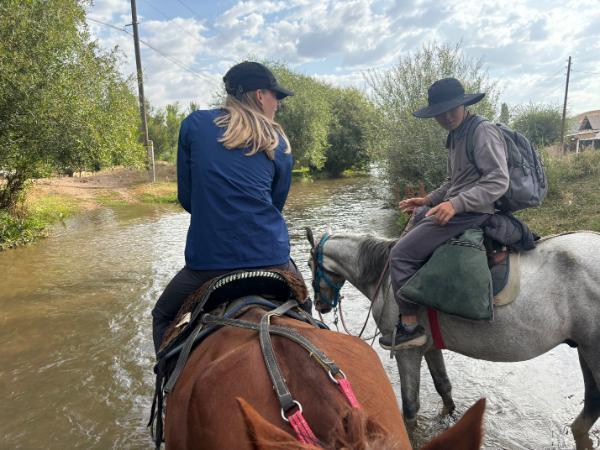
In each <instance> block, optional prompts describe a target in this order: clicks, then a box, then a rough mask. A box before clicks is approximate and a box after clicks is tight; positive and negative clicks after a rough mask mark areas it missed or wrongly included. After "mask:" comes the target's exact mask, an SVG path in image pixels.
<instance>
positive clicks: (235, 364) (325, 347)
mask: <svg viewBox="0 0 600 450" xmlns="http://www.w3.org/2000/svg"><path fill="white" fill-rule="evenodd" d="M264 314H265V311H264V310H262V309H260V308H253V309H250V310H249V311H247V312H246V313H245V314H244V315H243V316H241V317H240V319H243V320H248V321H252V322H259V321H260V318H261V317H262V316H263V315H264ZM272 323H273V325H280V326H285V327H289V328H293V329H295V330H297V331H298V332H299V333H301V334H302V336H304V337H305V338H307V339H308V340H310V341H311V342H312V343H313V344H314V345H315V346H317V347H318V348H319V349H320V350H321V351H323V352H324V353H325V354H327V355H328V356H329V357H330V358H331V359H332V360H334V361H335V362H336V363H337V365H338V366H339V367H340V368H341V369H342V370H343V371H344V372H345V374H346V376H347V378H348V380H349V381H350V382H351V384H352V387H353V390H354V393H355V394H356V397H357V399H358V401H359V403H360V404H361V409H356V408H351V407H350V405H349V403H348V401H347V400H346V398H345V397H344V396H343V395H342V394H341V393H340V391H339V390H338V388H337V386H336V385H335V384H334V383H333V382H332V381H331V379H330V378H329V376H328V375H327V373H326V372H325V371H324V370H323V368H322V367H321V366H319V364H317V362H316V361H315V360H314V359H313V358H312V357H311V356H310V355H309V354H308V353H307V351H306V350H304V349H303V348H302V347H300V346H299V345H297V344H296V343H294V342H292V341H290V340H288V339H286V338H284V337H279V336H273V338H272V341H273V348H274V350H275V354H276V356H277V361H278V364H279V367H280V369H281V373H282V374H283V377H284V378H285V381H286V383H287V385H288V388H289V390H290V392H291V393H292V395H293V396H294V398H295V400H297V401H298V402H299V403H300V404H301V405H302V408H303V415H304V417H305V418H306V421H307V423H308V424H309V426H310V427H311V428H312V430H313V431H314V434H315V435H316V437H317V438H318V439H319V441H320V443H321V445H322V446H323V448H346V449H368V448H389V449H392V448H393V449H398V450H400V449H402V450H405V449H411V445H410V442H409V439H408V436H407V433H406V429H405V428H404V421H403V419H402V414H401V412H400V410H399V408H398V405H397V402H396V396H395V394H394V391H393V389H392V387H391V385H390V383H389V380H388V378H387V375H386V373H385V371H384V369H383V366H382V365H381V362H380V361H379V357H378V356H377V354H376V353H375V352H374V351H373V350H372V349H371V348H370V347H369V346H368V345H366V344H365V343H364V342H362V341H361V340H360V339H357V338H354V337H351V336H348V335H344V334H340V333H336V332H333V331H328V330H323V329H318V328H314V327H312V326H311V325H308V324H305V323H303V322H300V321H297V320H294V319H291V318H288V317H275V318H273V319H272ZM242 399H243V400H242ZM250 405H251V406H250ZM257 411H260V413H258V412H257ZM482 415H483V404H479V406H477V408H476V411H475V412H474V413H471V416H472V418H471V419H469V420H466V421H465V419H463V420H462V421H461V422H459V424H457V425H456V426H455V428H456V427H459V428H458V429H457V430H456V429H451V430H448V431H447V432H446V433H444V435H445V437H444V436H440V437H438V438H437V439H441V441H440V442H435V440H434V441H433V442H432V443H431V445H433V446H432V447H425V448H428V449H431V450H433V449H441V448H453V449H457V450H461V449H477V448H479V446H480V444H481V433H482V432H481V419H482ZM461 423H462V425H461ZM290 433H292V428H291V427H290V426H289V425H288V424H287V423H286V422H285V421H284V420H283V419H282V416H281V409H280V406H279V403H278V401H277V398H276V396H275V392H274V390H273V385H272V382H271V379H270V377H269V375H268V372H267V369H266V367H265V363H264V360H263V355H262V352H261V348H260V345H259V339H258V336H257V332H256V331H252V330H247V329H241V328H235V327H222V328H220V329H219V330H218V331H216V332H215V333H213V334H212V335H210V336H209V337H208V338H206V340H205V341H204V342H203V343H202V344H201V345H200V346H199V347H198V348H196V349H195V350H194V351H193V352H192V354H191V356H190V358H189V360H188V362H187V365H186V366H185V368H184V370H183V372H182V373H181V376H180V378H179V380H178V381H177V384H176V385H175V388H174V389H173V391H172V392H171V393H170V394H169V395H168V397H167V406H166V418H165V442H166V447H167V450H171V449H191V448H203V449H241V450H243V449H265V450H266V449H269V450H275V449H289V448H292V449H314V448H316V447H313V446H310V445H305V444H301V443H300V442H299V441H297V440H296V438H295V437H294V436H293V435H292V434H290ZM448 433H450V434H448ZM452 433H454V434H452ZM465 438H466V440H467V441H468V443H467V444H465V443H464V442H462V441H460V439H463V440H465Z"/></svg>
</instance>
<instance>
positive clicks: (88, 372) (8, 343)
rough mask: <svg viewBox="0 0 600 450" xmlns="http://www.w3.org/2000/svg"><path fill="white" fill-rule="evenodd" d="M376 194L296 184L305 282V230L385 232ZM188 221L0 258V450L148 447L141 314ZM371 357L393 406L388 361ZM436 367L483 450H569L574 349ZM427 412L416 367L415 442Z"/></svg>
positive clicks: (140, 222) (61, 231) (294, 215)
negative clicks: (444, 372)
mask: <svg viewBox="0 0 600 450" xmlns="http://www.w3.org/2000/svg"><path fill="white" fill-rule="evenodd" d="M384 192H385V190H384V187H383V186H382V184H381V182H380V181H379V180H377V179H375V178H362V179H360V178H359V179H353V180H338V181H319V182H314V183H296V184H295V186H294V187H293V191H292V193H291V195H290V199H289V201H288V205H287V207H286V215H287V219H288V222H289V225H290V235H291V239H292V242H293V256H294V258H295V259H296V260H297V261H298V262H299V263H300V266H301V268H302V270H303V272H304V273H305V276H306V277H307V278H308V276H309V274H308V271H307V268H306V257H307V250H308V245H307V243H306V242H305V240H304V231H303V229H304V227H305V226H312V227H313V228H314V229H315V231H316V233H321V232H323V231H324V230H325V228H326V225H327V224H329V225H331V227H332V228H333V230H334V232H335V231H336V230H338V231H352V232H356V233H363V232H376V233H378V234H381V235H385V236H394V235H395V233H396V232H397V231H396V230H395V227H394V213H393V211H392V210H389V209H384V208H383V201H382V199H381V197H382V195H383V193H384ZM188 220H189V219H188V216H187V214H185V213H183V212H181V210H179V209H177V208H174V207H155V206H136V207H131V206H129V207H126V208H125V207H124V208H119V209H104V210H100V211H94V212H92V213H89V214H87V215H85V216H82V217H78V218H76V219H74V220H71V221H69V222H68V223H66V224H65V225H64V227H60V228H58V229H57V231H56V233H55V236H53V237H52V238H49V239H46V240H44V241H41V242H39V243H36V244H35V245H32V246H29V247H25V248H20V249H16V250H11V251H8V252H3V253H0V311H1V313H0V342H1V343H2V345H1V347H0V361H1V364H0V386H1V392H2V402H1V403H0V442H2V443H1V444H0V447H1V448H25V449H37V448H52V449H54V448H56V449H64V448H100V449H108V448H119V449H120V448H140V449H141V448H151V447H152V444H151V440H150V437H149V434H148V431H147V430H146V427H145V423H146V420H147V416H148V410H149V402H150V396H151V393H152V391H153V378H152V373H151V367H152V364H153V351H152V343H151V336H150V319H149V317H150V310H151V308H152V306H153V303H154V301H155V300H156V298H157V297H158V296H159V294H160V293H161V291H162V289H163V287H164V286H165V284H166V283H167V282H168V281H169V279H170V278H171V276H172V275H173V274H174V273H175V272H176V271H177V270H178V269H179V268H180V267H181V266H182V265H183V256H182V255H183V247H184V240H185V232H186V228H187V224H188ZM343 293H344V295H345V297H346V300H345V304H346V305H347V306H346V308H345V315H346V324H347V325H348V327H349V328H350V329H352V330H355V331H357V330H359V329H360V327H361V326H362V322H363V319H364V317H365V315H366V312H367V309H368V302H367V301H366V300H365V299H364V298H363V297H362V296H361V295H360V294H359V293H358V292H357V291H356V290H354V289H353V288H352V287H351V286H346V287H344V290H343ZM327 320H328V321H329V322H330V323H331V318H329V317H328V318H327ZM332 326H334V325H333V324H332ZM340 326H341V325H340ZM369 327H370V330H369V331H372V330H373V325H372V324H370V326H369ZM334 328H335V326H334ZM375 349H376V351H377V352H378V353H379V355H380V356H381V359H382V361H383V363H384V365H385V367H386V369H387V371H388V374H389V375H390V378H391V381H392V383H393V385H394V388H395V390H396V393H397V395H398V397H399V394H400V386H399V380H398V373H397V369H396V366H395V364H394V363H393V361H391V360H390V359H389V357H388V355H387V354H386V353H385V352H383V351H381V350H380V349H379V348H378V346H377V344H375ZM446 361H447V366H448V370H449V374H450V378H451V380H452V381H453V384H454V398H455V401H456V403H457V409H458V413H459V414H462V413H463V412H464V411H465V410H466V409H467V408H468V406H469V405H470V404H472V403H473V402H474V401H475V400H476V399H478V398H480V397H482V396H485V397H487V398H488V412H487V418H486V441H485V447H486V448H490V449H498V448H505V449H542V448H548V449H550V448H555V449H559V448H573V447H574V446H573V441H572V437H571V435H570V431H569V428H568V424H570V423H571V422H572V420H573V419H574V417H575V416H576V415H577V414H578V412H579V410H580V408H581V403H582V398H583V383H582V379H581V374H580V372H579V367H578V362H577V356H576V353H575V351H573V350H572V349H570V348H568V347H566V346H560V347H558V348H556V349H554V350H553V351H551V352H550V353H548V354H546V355H544V356H542V357H539V358H536V359H534V360H532V361H528V362H523V363H514V364H507V363H503V364H501V363H488V362H484V361H476V360H471V359H468V358H465V357H463V356H460V355H457V354H453V353H446ZM440 410H441V400H440V399H439V397H438V396H437V394H436V393H435V389H434V387H433V383H432V382H431V379H430V377H429V375H428V374H427V372H426V369H425V368H424V369H423V373H422V385H421V413H420V416H419V417H420V422H419V426H418V428H417V430H416V434H415V441H416V443H417V444H420V443H423V442H425V441H426V440H428V439H429V438H430V437H431V436H433V435H435V434H436V433H438V432H440V431H441V430H443V429H444V428H445V427H446V426H448V425H449V424H450V423H452V421H453V419H451V418H441V417H439V411H440ZM594 440H595V442H596V445H598V441H599V440H600V427H599V425H596V427H595V428H594Z"/></svg>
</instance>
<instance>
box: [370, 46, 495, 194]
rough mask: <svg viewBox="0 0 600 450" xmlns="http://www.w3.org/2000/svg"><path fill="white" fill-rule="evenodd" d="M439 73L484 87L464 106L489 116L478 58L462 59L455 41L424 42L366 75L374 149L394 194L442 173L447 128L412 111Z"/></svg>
mask: <svg viewBox="0 0 600 450" xmlns="http://www.w3.org/2000/svg"><path fill="white" fill-rule="evenodd" d="M445 77H455V78H457V79H459V80H460V81H461V82H462V83H463V85H464V87H465V91H466V92H485V93H486V96H485V98H484V99H483V100H482V101H481V102H479V103H477V104H476V105H473V106H471V107H469V109H470V110H471V111H473V112H475V113H477V114H481V115H482V116H484V117H487V118H489V119H493V118H494V117H495V114H494V111H495V110H496V106H495V105H496V101H497V96H498V95H497V92H496V87H495V85H494V84H493V83H491V82H490V81H488V79H487V75H486V73H485V72H484V71H483V69H482V64H481V62H480V61H478V60H472V59H469V58H467V57H466V56H465V55H464V54H463V52H462V51H461V48H460V44H458V45H456V46H454V47H452V46H448V45H443V44H437V43H432V44H428V45H424V46H423V47H421V49H419V50H418V51H416V52H415V53H413V54H409V55H407V56H405V57H402V58H400V60H399V61H398V63H397V64H396V65H395V66H394V67H393V68H392V69H390V70H387V71H371V72H369V73H368V74H367V82H368V84H369V86H370V87H371V89H372V91H373V94H374V100H375V102H376V104H377V105H378V106H379V107H380V108H381V113H382V115H383V119H384V120H383V122H382V123H381V126H380V134H381V135H382V141H381V143H380V145H381V152H380V154H381V157H382V158H383V161H384V163H385V164H384V169H385V173H386V174H387V178H388V180H389V182H390V186H391V189H392V191H393V193H394V194H395V195H397V196H403V195H404V193H405V192H406V191H407V190H415V189H417V187H418V186H419V185H420V184H421V183H423V185H424V187H425V189H426V190H428V191H429V190H431V189H433V188H435V187H437V186H438V185H439V184H440V183H441V182H442V181H443V180H444V178H445V177H446V149H445V148H444V143H445V139H446V135H447V132H446V131H445V130H443V129H442V128H441V127H440V126H439V125H438V124H437V123H436V122H435V120H433V119H430V120H424V119H417V118H415V117H414V116H413V115H412V113H413V112H414V111H416V110H417V109H419V108H421V107H423V106H425V105H427V88H428V87H429V86H430V85H431V84H432V83H433V82H434V81H436V80H439V79H441V78H445Z"/></svg>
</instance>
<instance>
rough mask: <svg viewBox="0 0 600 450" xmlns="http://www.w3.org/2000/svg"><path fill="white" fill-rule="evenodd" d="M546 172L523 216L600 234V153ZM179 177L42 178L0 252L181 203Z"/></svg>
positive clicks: (559, 162) (165, 169)
mask: <svg viewBox="0 0 600 450" xmlns="http://www.w3.org/2000/svg"><path fill="white" fill-rule="evenodd" d="M546 172H547V175H548V179H549V180H550V190H549V193H548V197H547V198H546V200H545V201H544V204H543V205H542V206H541V207H539V208H535V209H528V210H525V211H521V212H520V213H518V216H520V217H521V218H522V219H523V220H525V222H526V223H527V224H528V225H529V226H530V227H531V229H532V230H533V231H535V232H536V233H538V234H540V235H548V234H554V233H560V232H563V231H573V230H594V231H599V232H600V189H599V188H598V180H599V179H600V151H591V152H584V153H581V154H579V155H569V156H568V157H565V158H557V157H554V158H547V162H546ZM303 175H305V174H303V173H299V174H296V176H300V177H301V178H302V176H303ZM175 179H176V178H175V167H174V166H173V165H169V164H165V163H160V164H158V165H157V182H156V183H150V182H149V181H148V175H147V172H146V171H143V170H134V169H124V168H119V169H111V170H107V171H102V172H99V173H97V174H87V175H86V174H84V176H82V177H73V178H68V177H63V178H51V179H42V180H36V181H35V182H34V183H33V184H32V186H31V187H30V188H29V190H28V191H27V195H26V199H25V201H24V202H23V204H21V205H20V206H19V207H18V208H17V209H16V210H15V211H12V212H11V213H10V214H9V213H8V212H6V211H0V250H4V249H7V248H11V247H16V246H18V245H23V244H27V243H29V242H33V241H35V240H36V239H39V238H40V237H43V236H45V235H46V233H47V230H48V227H49V226H50V225H52V224H55V223H59V222H60V221H63V220H65V219H66V218H68V217H70V216H72V215H73V214H77V213H79V212H81V211H85V210H89V209H93V208H99V207H106V206H109V207H110V206H123V205H128V204H136V203H157V204H158V203H172V204H177V185H176V182H175ZM401 218H402V217H399V219H401Z"/></svg>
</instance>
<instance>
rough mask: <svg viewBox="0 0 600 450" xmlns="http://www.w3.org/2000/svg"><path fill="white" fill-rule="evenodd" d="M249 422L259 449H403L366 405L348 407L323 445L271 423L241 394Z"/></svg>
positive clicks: (245, 416)
mask: <svg viewBox="0 0 600 450" xmlns="http://www.w3.org/2000/svg"><path fill="white" fill-rule="evenodd" d="M238 404H239V405H240V408H241V410H242V413H243V415H244V419H245V421H246V425H247V426H248V428H247V431H248V437H249V438H250V440H251V441H252V442H253V443H254V445H255V449H256V450H317V449H319V450H323V449H325V450H371V449H373V450H374V449H377V450H402V446H401V445H400V443H398V442H396V441H394V440H393V439H392V438H391V437H390V435H389V433H388V431H387V430H386V429H385V428H384V427H382V426H381V425H380V424H379V423H378V422H377V421H376V420H375V419H373V418H371V417H369V416H368V415H367V413H365V411H364V410H363V409H357V408H348V409H347V410H346V411H345V412H344V414H343V416H342V418H341V419H340V421H339V423H338V425H337V426H336V428H335V429H333V430H332V432H331V436H330V439H329V442H327V443H322V445H323V446H322V447H316V446H314V445H310V444H303V443H301V442H299V441H297V440H296V438H294V437H293V436H292V435H291V434H288V433H285V432H283V431H282V430H280V429H279V428H277V427H274V426H273V425H271V424H269V423H268V422H267V421H266V420H265V419H264V418H263V417H261V416H260V414H259V413H258V412H257V411H255V410H254V409H253V408H252V406H250V405H249V404H248V403H246V402H245V401H244V400H242V399H239V398H238Z"/></svg>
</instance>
